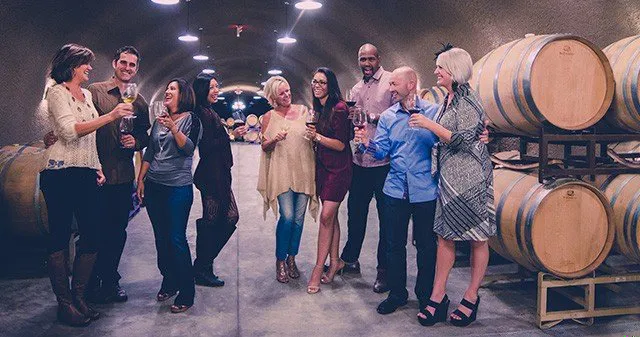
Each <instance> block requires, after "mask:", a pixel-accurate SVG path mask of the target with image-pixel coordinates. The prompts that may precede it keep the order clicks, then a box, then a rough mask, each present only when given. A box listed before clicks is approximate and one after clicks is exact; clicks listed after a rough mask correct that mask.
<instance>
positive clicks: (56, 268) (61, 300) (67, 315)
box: [47, 250, 91, 326]
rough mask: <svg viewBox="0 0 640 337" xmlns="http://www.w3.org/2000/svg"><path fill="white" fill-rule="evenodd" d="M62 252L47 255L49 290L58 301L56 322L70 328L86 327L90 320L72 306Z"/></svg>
mask: <svg viewBox="0 0 640 337" xmlns="http://www.w3.org/2000/svg"><path fill="white" fill-rule="evenodd" d="M65 260H66V259H65V254H64V251H62V250H60V251H57V252H55V253H53V254H51V255H49V259H48V263H47V269H48V270H49V280H51V288H53V293H54V294H56V299H57V300H58V314H57V315H58V321H60V322H62V323H64V324H67V325H71V326H86V325H88V324H89V323H90V322H91V319H89V318H88V317H86V316H85V315H83V314H82V313H81V312H80V311H78V309H77V308H76V307H75V305H73V299H72V297H71V290H70V289H69V277H68V276H67V265H66V261H65Z"/></svg>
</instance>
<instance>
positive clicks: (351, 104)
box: [346, 101, 356, 108]
mask: <svg viewBox="0 0 640 337" xmlns="http://www.w3.org/2000/svg"><path fill="white" fill-rule="evenodd" d="M346 103H347V106H348V107H350V108H351V107H354V106H356V101H347V102H346Z"/></svg>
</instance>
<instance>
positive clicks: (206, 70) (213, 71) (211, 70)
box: [202, 68, 216, 74]
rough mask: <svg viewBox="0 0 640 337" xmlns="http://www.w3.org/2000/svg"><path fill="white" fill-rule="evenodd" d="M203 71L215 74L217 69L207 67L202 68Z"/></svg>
mask: <svg viewBox="0 0 640 337" xmlns="http://www.w3.org/2000/svg"><path fill="white" fill-rule="evenodd" d="M202 73H203V74H215V73H216V71H215V70H213V69H209V68H206V69H202Z"/></svg>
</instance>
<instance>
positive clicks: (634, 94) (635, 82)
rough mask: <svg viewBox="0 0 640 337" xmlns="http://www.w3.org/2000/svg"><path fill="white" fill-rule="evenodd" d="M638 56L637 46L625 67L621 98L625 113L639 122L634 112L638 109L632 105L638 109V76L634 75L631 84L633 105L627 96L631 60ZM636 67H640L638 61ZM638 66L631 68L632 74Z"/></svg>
mask: <svg viewBox="0 0 640 337" xmlns="http://www.w3.org/2000/svg"><path fill="white" fill-rule="evenodd" d="M638 56H640V48H638V50H636V51H635V52H634V53H633V56H631V59H630V60H629V64H628V65H627V69H626V71H625V74H624V76H623V80H622V97H623V98H624V99H623V101H624V105H625V107H626V108H627V115H629V117H631V118H632V119H633V120H634V121H636V122H638V123H640V116H638V114H637V113H634V110H635V111H636V112H637V111H638V109H634V106H635V107H638V108H639V109H640V102H638V93H637V91H638V76H634V77H635V79H634V80H633V82H632V84H631V93H632V99H633V100H634V102H633V106H632V105H631V102H630V101H629V96H628V95H627V87H629V74H630V73H631V66H632V65H633V61H635V60H636V59H637V58H638ZM638 67H640V62H638ZM638 67H636V69H633V70H634V72H633V73H634V74H638V71H639V70H640V68H638ZM634 86H635V88H634Z"/></svg>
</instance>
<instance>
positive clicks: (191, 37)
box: [178, 0, 198, 42]
mask: <svg viewBox="0 0 640 337" xmlns="http://www.w3.org/2000/svg"><path fill="white" fill-rule="evenodd" d="M186 2H187V30H186V31H185V32H184V34H182V35H180V36H178V40H180V41H184V42H195V41H198V37H197V36H195V35H192V34H191V33H190V32H189V19H190V16H191V0H186Z"/></svg>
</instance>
